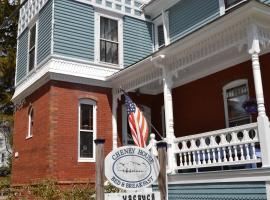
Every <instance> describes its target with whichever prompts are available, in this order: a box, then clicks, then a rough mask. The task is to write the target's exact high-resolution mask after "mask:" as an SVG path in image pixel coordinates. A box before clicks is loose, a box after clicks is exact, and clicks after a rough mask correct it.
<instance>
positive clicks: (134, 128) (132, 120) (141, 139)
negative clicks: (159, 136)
mask: <svg viewBox="0 0 270 200" xmlns="http://www.w3.org/2000/svg"><path fill="white" fill-rule="evenodd" d="M124 96H125V104H126V109H127V113H128V122H129V127H130V130H131V135H132V138H133V140H134V143H135V144H136V145H137V146H139V147H145V146H146V140H147V139H148V135H149V132H148V131H149V129H148V125H147V121H146V119H145V117H144V115H143V113H142V112H141V110H140V109H139V108H138V107H137V106H136V104H135V103H134V102H133V101H132V100H131V98H130V97H129V96H128V95H127V94H126V93H124Z"/></svg>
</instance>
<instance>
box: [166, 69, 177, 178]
mask: <svg viewBox="0 0 270 200" xmlns="http://www.w3.org/2000/svg"><path fill="white" fill-rule="evenodd" d="M171 78H172V77H171V76H168V75H167V74H166V71H165V69H164V67H163V92H164V108H165V124H166V141H167V143H168V149H167V153H168V170H169V173H174V170H173V169H174V168H175V165H176V160H175V155H174V150H173V148H174V145H173V144H174V138H175V135H174V120H173V99H172V79H171Z"/></svg>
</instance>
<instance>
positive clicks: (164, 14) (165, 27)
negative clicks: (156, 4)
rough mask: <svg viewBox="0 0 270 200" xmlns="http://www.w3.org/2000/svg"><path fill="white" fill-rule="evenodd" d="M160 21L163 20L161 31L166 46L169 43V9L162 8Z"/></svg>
mask: <svg viewBox="0 0 270 200" xmlns="http://www.w3.org/2000/svg"><path fill="white" fill-rule="evenodd" d="M162 21H163V31H164V42H165V46H167V45H169V44H170V43H171V39H170V27H169V11H164V10H162Z"/></svg>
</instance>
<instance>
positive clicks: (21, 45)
mask: <svg viewBox="0 0 270 200" xmlns="http://www.w3.org/2000/svg"><path fill="white" fill-rule="evenodd" d="M27 52H28V29H26V30H25V31H24V32H23V33H22V34H21V35H20V37H19V39H18V57H17V70H16V71H17V74H16V82H17V83H18V82H19V81H20V80H22V79H23V78H24V77H25V76H26V74H27V54H28V53H27Z"/></svg>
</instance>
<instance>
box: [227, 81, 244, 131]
mask: <svg viewBox="0 0 270 200" xmlns="http://www.w3.org/2000/svg"><path fill="white" fill-rule="evenodd" d="M240 85H246V87H247V92H248V95H249V87H248V80H247V79H238V80H235V81H232V82H230V83H228V84H226V85H225V86H223V88H222V94H223V102H224V112H225V122H226V127H229V113H228V103H227V97H226V92H227V90H229V89H233V88H235V87H238V86H240Z"/></svg>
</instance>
